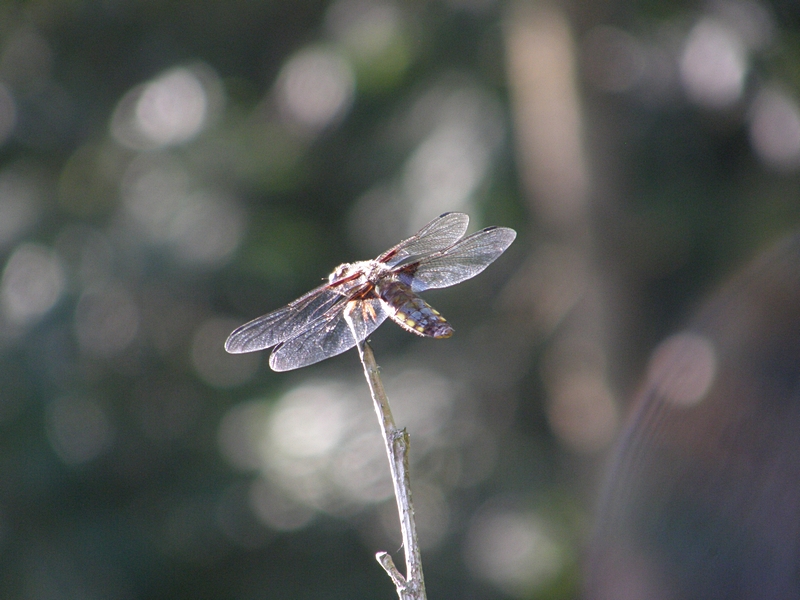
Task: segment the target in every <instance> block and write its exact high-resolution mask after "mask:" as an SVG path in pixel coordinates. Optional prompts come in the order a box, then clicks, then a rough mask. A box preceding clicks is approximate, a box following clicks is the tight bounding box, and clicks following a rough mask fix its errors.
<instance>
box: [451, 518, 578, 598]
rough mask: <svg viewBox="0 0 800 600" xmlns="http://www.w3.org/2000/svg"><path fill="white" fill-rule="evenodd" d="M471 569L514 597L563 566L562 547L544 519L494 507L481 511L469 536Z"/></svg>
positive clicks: (543, 581)
mask: <svg viewBox="0 0 800 600" xmlns="http://www.w3.org/2000/svg"><path fill="white" fill-rule="evenodd" d="M466 551H467V561H468V564H469V566H470V567H471V568H472V570H473V571H474V572H475V573H476V574H477V575H479V576H480V577H482V578H483V579H485V580H487V581H490V582H491V583H493V584H494V585H496V586H497V587H498V588H500V589H501V590H503V591H504V592H506V593H507V594H510V595H512V596H515V597H519V598H522V597H530V595H531V592H532V591H533V590H535V589H536V588H538V587H540V586H542V585H544V584H546V583H547V582H548V581H550V580H552V578H553V577H555V576H556V575H557V574H558V573H559V572H560V570H561V569H562V568H563V566H564V556H563V551H562V549H561V548H560V547H559V545H558V544H557V542H556V540H555V538H554V536H553V535H552V534H551V533H550V532H549V531H548V528H547V527H546V526H545V524H544V522H543V521H542V520H541V519H540V518H538V517H536V516H534V515H530V514H526V513H523V512H519V511H514V510H510V509H502V508H492V509H488V510H485V511H484V512H483V513H481V514H479V515H478V516H477V517H476V518H475V519H474V520H473V522H472V523H471V525H470V528H469V532H468V536H467V546H466Z"/></svg>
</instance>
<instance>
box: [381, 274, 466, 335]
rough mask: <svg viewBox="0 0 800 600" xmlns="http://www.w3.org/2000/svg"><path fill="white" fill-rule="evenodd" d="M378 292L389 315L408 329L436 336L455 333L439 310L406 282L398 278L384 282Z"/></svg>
mask: <svg viewBox="0 0 800 600" xmlns="http://www.w3.org/2000/svg"><path fill="white" fill-rule="evenodd" d="M378 294H379V296H380V299H381V300H382V301H383V303H384V305H385V307H386V312H387V313H388V314H389V317H390V318H391V319H392V320H393V321H394V322H395V323H397V324H398V325H400V327H402V328H403V329H405V330H406V331H410V332H411V333H416V334H417V335H422V336H426V337H434V338H448V337H450V336H451V335H453V331H454V330H453V327H452V326H451V325H450V323H448V322H447V321H446V320H445V318H444V317H443V316H442V315H441V314H439V311H438V310H436V309H435V308H433V307H432V306H431V305H430V304H428V303H427V302H425V300H423V299H422V298H420V297H419V296H417V295H416V294H415V293H414V292H412V291H411V288H410V287H409V286H407V285H406V284H404V283H402V282H400V281H397V280H391V281H387V282H384V283H382V284H381V285H380V286H379V289H378Z"/></svg>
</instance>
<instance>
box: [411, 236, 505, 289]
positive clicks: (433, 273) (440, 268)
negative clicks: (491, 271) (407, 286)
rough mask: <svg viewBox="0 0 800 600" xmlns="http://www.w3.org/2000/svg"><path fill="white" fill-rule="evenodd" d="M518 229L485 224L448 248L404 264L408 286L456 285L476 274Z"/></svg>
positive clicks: (495, 256) (500, 251)
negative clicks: (408, 279)
mask: <svg viewBox="0 0 800 600" xmlns="http://www.w3.org/2000/svg"><path fill="white" fill-rule="evenodd" d="M516 237H517V232H516V231H514V230H513V229H509V228H508V227H487V228H486V229H482V230H480V231H477V232H475V233H473V234H472V235H469V236H467V237H465V238H464V239H463V240H461V241H459V242H456V243H455V244H453V245H452V246H450V247H449V248H446V249H445V250H442V251H440V252H437V253H436V254H433V255H431V256H428V257H426V258H423V259H422V260H420V261H419V263H418V264H416V269H415V268H414V267H415V264H414V263H411V264H409V265H408V266H407V269H408V274H409V275H410V276H411V289H412V290H413V291H414V292H423V291H425V290H428V289H431V288H442V287H447V286H449V285H455V284H456V283H460V282H462V281H464V280H466V279H469V278H471V277H475V275H477V274H478V273H480V272H481V271H483V270H484V269H485V268H486V267H488V266H489V265H490V264H492V263H493V262H494V261H495V259H496V258H497V257H498V256H500V255H501V254H502V253H503V252H505V250H506V248H508V247H509V246H510V245H511V242H513V241H514V238H516Z"/></svg>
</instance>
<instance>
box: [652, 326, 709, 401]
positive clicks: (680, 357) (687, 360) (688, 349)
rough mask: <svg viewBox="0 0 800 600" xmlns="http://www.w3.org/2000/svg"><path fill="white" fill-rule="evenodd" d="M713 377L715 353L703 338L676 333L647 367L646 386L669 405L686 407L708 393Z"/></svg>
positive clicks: (663, 344)
mask: <svg viewBox="0 0 800 600" xmlns="http://www.w3.org/2000/svg"><path fill="white" fill-rule="evenodd" d="M716 375H717V353H716V351H715V349H714V346H713V345H712V343H711V340H709V339H708V338H707V337H705V336H703V335H700V334H697V333H690V332H686V333H678V334H676V335H673V336H671V337H669V338H667V339H666V340H665V341H664V342H662V343H661V344H660V345H659V346H658V348H656V350H655V352H653V356H652V358H651V359H650V364H649V365H648V367H647V382H648V385H649V386H650V388H651V389H654V390H655V393H656V394H657V395H658V396H659V397H660V398H662V399H663V400H666V401H667V402H671V403H673V404H676V405H679V406H690V405H693V404H697V403H698V402H700V401H701V400H702V399H703V398H704V397H705V396H706V394H707V393H708V390H709V389H710V388H711V386H712V385H713V383H714V380H715V379H716Z"/></svg>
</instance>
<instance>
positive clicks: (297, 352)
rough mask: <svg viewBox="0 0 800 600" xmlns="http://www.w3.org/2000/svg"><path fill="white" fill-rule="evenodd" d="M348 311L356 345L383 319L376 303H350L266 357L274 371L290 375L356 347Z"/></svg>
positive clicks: (357, 301) (383, 312)
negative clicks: (347, 314) (346, 314)
mask: <svg viewBox="0 0 800 600" xmlns="http://www.w3.org/2000/svg"><path fill="white" fill-rule="evenodd" d="M345 310H347V311H349V314H350V315H351V319H352V320H353V326H354V329H355V331H356V335H357V337H358V341H363V340H364V339H366V337H367V336H368V335H369V334H371V333H372V332H373V331H375V329H377V328H378V326H379V325H380V324H381V323H383V321H384V320H385V319H386V316H387V315H386V312H385V311H384V310H383V306H382V305H381V302H380V300H378V299H377V298H369V299H363V300H350V301H346V303H343V305H342V306H341V307H337V309H336V310H334V311H331V314H330V315H329V316H328V317H326V318H324V319H320V320H318V321H317V322H315V323H314V324H313V325H312V326H311V327H309V328H308V329H306V330H304V331H301V332H299V333H298V335H296V336H294V337H292V338H290V339H288V340H286V341H284V342H283V343H281V344H280V345H279V346H278V347H277V348H275V350H273V352H272V356H270V357H269V366H270V367H272V369H273V370H274V371H290V370H291V369H297V368H299V367H305V366H307V365H312V364H314V363H316V362H319V361H321V360H324V359H326V358H330V357H331V356H336V355H337V354H341V353H342V352H344V351H346V350H349V349H350V348H352V347H353V346H355V345H356V340H355V339H354V337H353V332H352V330H351V329H350V325H349V323H348V322H347V319H345V316H344V315H345Z"/></svg>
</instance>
